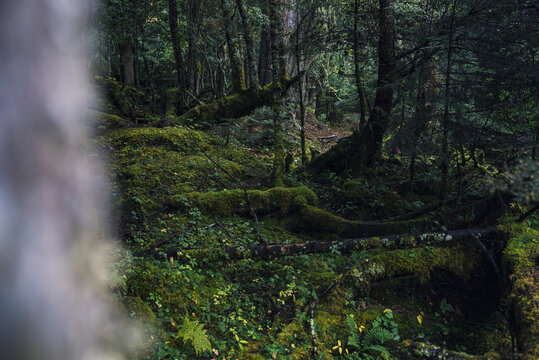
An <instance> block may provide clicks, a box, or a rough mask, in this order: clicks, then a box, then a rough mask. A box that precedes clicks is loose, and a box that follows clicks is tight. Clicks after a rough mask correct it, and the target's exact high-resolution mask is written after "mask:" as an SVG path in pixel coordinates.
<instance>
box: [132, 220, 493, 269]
mask: <svg viewBox="0 0 539 360" xmlns="http://www.w3.org/2000/svg"><path fill="white" fill-rule="evenodd" d="M496 232H497V229H496V228H495V227H490V228H483V229H464V230H454V231H449V232H447V233H425V234H420V235H389V236H383V237H368V238H355V239H346V240H336V241H310V242H306V243H295V244H268V245H255V246H231V247H226V248H224V249H222V250H221V251H219V250H216V249H192V250H189V249H170V250H166V251H151V252H149V251H146V252H140V253H138V254H137V255H139V256H145V255H151V256H153V257H156V258H160V257H163V256H166V258H170V257H174V258H179V259H180V261H181V260H188V259H190V258H200V259H205V260H206V261H215V260H219V259H230V260H238V259H254V258H262V259H266V258H271V257H283V256H292V255H303V254H315V253H326V252H330V251H340V252H349V251H360V250H368V249H376V248H387V249H402V248H413V247H417V246H421V245H427V244H431V245H435V244H445V243H448V242H462V241H467V240H471V239H474V238H476V237H488V236H492V235H494V234H495V233H496Z"/></svg>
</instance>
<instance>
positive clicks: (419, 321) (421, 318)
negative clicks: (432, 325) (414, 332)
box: [417, 315, 423, 325]
mask: <svg viewBox="0 0 539 360" xmlns="http://www.w3.org/2000/svg"><path fill="white" fill-rule="evenodd" d="M417 322H418V323H419V325H421V324H422V323H423V316H421V315H417Z"/></svg>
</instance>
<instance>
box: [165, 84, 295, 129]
mask: <svg viewBox="0 0 539 360" xmlns="http://www.w3.org/2000/svg"><path fill="white" fill-rule="evenodd" d="M300 75H303V73H302V74H300ZM298 79H299V77H298V76H297V75H296V76H294V77H293V78H291V79H285V80H283V81H282V82H281V83H282V85H281V86H282V88H283V90H285V91H286V90H288V89H289V88H290V87H291V86H292V85H294V84H295V83H296V82H297V81H298ZM274 90H276V89H275V86H274V84H273V83H270V84H268V85H266V86H264V87H262V88H261V89H259V91H258V92H256V91H252V90H244V91H242V92H240V93H237V94H232V95H229V96H225V97H223V98H221V99H218V100H217V101H215V102H213V103H211V104H204V105H198V106H195V107H194V108H193V109H191V110H189V111H188V112H186V113H185V114H183V115H182V116H180V117H179V118H177V119H176V120H174V121H172V123H171V125H184V124H190V125H196V126H199V127H203V128H204V127H207V126H208V125H209V124H211V123H215V122H219V121H220V120H221V119H236V118H240V117H242V116H245V115H249V114H250V113H251V112H253V111H254V110H255V109H257V108H259V107H261V106H269V105H271V104H272V102H273V93H274Z"/></svg>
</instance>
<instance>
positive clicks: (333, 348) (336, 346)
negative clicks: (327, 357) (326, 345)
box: [331, 345, 339, 350]
mask: <svg viewBox="0 0 539 360" xmlns="http://www.w3.org/2000/svg"><path fill="white" fill-rule="evenodd" d="M338 347H339V345H335V346H334V347H332V348H331V350H335V349H336V348H338Z"/></svg>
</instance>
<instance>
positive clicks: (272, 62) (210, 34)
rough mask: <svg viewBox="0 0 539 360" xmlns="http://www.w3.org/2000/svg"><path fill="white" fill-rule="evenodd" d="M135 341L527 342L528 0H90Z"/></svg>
mask: <svg viewBox="0 0 539 360" xmlns="http://www.w3.org/2000/svg"><path fill="white" fill-rule="evenodd" d="M90 18H91V22H90V24H91V25H90V26H89V27H88V38H89V39H90V51H89V58H88V66H89V67H90V69H91V73H92V84H93V86H94V88H95V93H96V94H97V95H95V96H94V98H93V99H92V101H91V102H90V105H89V108H88V111H87V114H88V117H89V118H90V119H92V124H93V126H92V131H93V134H94V136H93V137H92V139H91V141H90V145H89V147H90V149H91V151H92V152H93V154H95V155H97V156H98V157H100V158H102V159H105V160H106V161H107V166H106V175H107V178H108V179H109V181H110V184H111V186H110V189H111V200H110V201H111V205H112V208H113V209H114V211H113V212H114V216H113V230H114V233H115V235H116V237H117V238H118V239H119V241H120V242H121V243H122V249H121V250H114V254H111V258H112V259H113V264H112V269H111V271H110V275H111V279H112V285H111V291H112V292H113V293H114V294H115V295H116V297H117V299H118V301H119V302H120V303H122V305H123V306H124V307H125V309H126V312H127V313H128V314H129V316H130V317H132V318H133V319H134V321H135V322H137V323H138V324H139V325H140V326H141V327H142V328H143V329H144V344H143V348H142V349H141V350H140V351H139V353H138V357H139V358H141V359H195V358H200V359H219V360H221V359H364V360H365V359H420V358H437V359H537V358H538V357H539V342H538V341H539V304H538V301H539V287H538V284H537V279H538V277H539V273H538V267H537V264H538V262H539V242H538V235H539V217H538V215H537V213H536V210H537V209H538V208H539V198H538V196H539V195H538V194H539V162H538V160H537V157H538V156H539V154H538V146H539V143H538V136H539V122H538V121H539V103H538V95H539V71H538V65H537V62H538V60H539V59H538V57H539V54H538V50H539V21H538V19H539V6H538V4H537V2H535V1H527V0H510V1H493V0H460V1H456V0H379V1H374V0H364V1H359V0H346V1H335V0H320V1H312V0H310V1H309V0H199V1H197V0H168V1H165V0H155V1H142V0H130V1H127V0H102V1H100V2H97V3H96V4H94V6H93V7H92V8H91V9H90Z"/></svg>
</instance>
